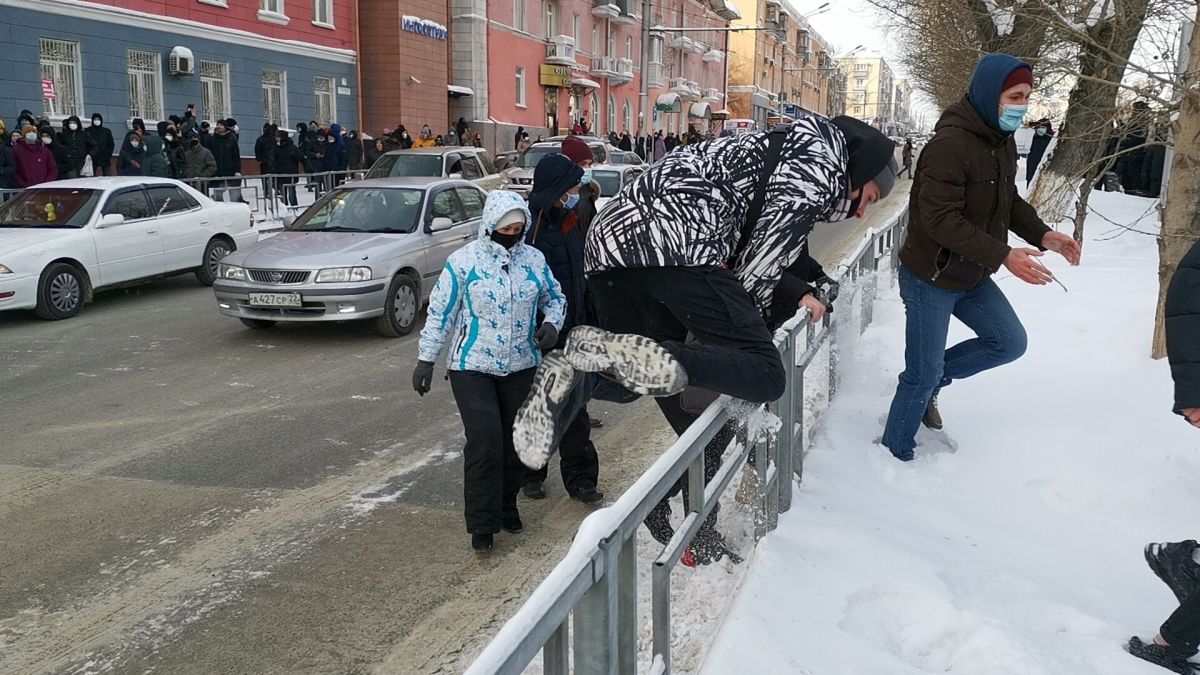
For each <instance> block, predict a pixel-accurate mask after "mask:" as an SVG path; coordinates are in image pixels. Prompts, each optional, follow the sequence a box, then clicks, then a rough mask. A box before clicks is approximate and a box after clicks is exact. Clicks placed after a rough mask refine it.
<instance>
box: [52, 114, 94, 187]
mask: <svg viewBox="0 0 1200 675" xmlns="http://www.w3.org/2000/svg"><path fill="white" fill-rule="evenodd" d="M58 142H59V143H60V144H62V146H63V150H64V151H65V152H66V153H67V160H68V164H67V168H68V170H67V172H66V173H60V175H59V177H60V178H78V177H79V172H80V171H82V170H83V165H84V163H85V162H86V161H87V158H88V156H90V155H91V154H92V153H93V152H95V148H94V147H93V146H92V140H91V139H90V138H88V135H87V132H86V131H85V130H84V128H83V123H82V122H80V121H79V118H78V117H76V116H74V115H72V116H70V117H68V118H67V119H66V121H64V122H63V127H62V131H61V132H59V134H58Z"/></svg>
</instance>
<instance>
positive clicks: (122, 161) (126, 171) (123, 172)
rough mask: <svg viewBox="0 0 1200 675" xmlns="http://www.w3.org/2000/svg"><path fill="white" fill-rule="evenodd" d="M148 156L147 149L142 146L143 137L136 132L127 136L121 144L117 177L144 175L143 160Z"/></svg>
mask: <svg viewBox="0 0 1200 675" xmlns="http://www.w3.org/2000/svg"><path fill="white" fill-rule="evenodd" d="M145 156H146V148H144V147H143V146H142V135H141V134H140V133H138V132H136V131H133V132H130V133H129V134H126V136H125V140H124V141H123V142H122V143H121V153H120V155H118V156H117V175H119V176H140V175H142V160H143V159H144V158H145Z"/></svg>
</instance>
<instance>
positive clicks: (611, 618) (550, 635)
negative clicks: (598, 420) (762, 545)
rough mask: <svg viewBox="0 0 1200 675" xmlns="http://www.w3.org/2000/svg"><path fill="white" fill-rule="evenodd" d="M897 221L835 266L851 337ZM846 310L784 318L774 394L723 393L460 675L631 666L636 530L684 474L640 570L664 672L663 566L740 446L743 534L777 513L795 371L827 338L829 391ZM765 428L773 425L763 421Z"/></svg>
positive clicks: (666, 569)
mask: <svg viewBox="0 0 1200 675" xmlns="http://www.w3.org/2000/svg"><path fill="white" fill-rule="evenodd" d="M907 223H908V210H907V208H905V209H904V211H902V212H901V213H900V214H898V215H897V216H896V217H895V218H894V219H893V220H892V221H890V222H889V223H888V224H887V225H885V226H884V227H882V228H879V229H876V230H872V231H870V232H868V233H867V234H866V235H865V236H864V238H863V241H862V243H861V244H860V245H859V247H858V249H857V250H856V251H855V252H854V253H853V254H852V255H851V256H850V257H849V258H848V259H847V261H846V262H845V263H843V264H842V265H840V266H839V275H838V276H839V278H840V280H841V281H842V283H843V284H845V285H846V286H847V287H854V286H855V285H857V286H858V288H859V293H861V298H862V310H861V315H860V316H859V320H860V326H859V332H861V331H862V330H865V328H866V326H867V324H869V323H870V321H871V319H872V315H873V313H872V306H873V302H874V300H875V297H876V293H877V289H878V284H877V281H878V275H877V272H878V271H879V266H880V262H881V261H882V260H883V259H885V258H888V259H890V262H891V267H890V273H892V274H894V273H895V270H896V269H897V263H898V255H899V248H900V246H899V245H900V239H901V234H902V233H903V231H904V228H905V227H906V225H907ZM847 296H849V297H847ZM852 296H853V294H843V298H844V304H846V305H850V306H852V304H853V303H852V302H846V300H851V301H852ZM848 314H849V312H847V311H843V312H840V313H838V314H837V315H836V316H837V318H834V314H832V313H829V314H826V315H825V319H824V320H823V321H822V322H821V323H820V324H817V325H813V324H810V323H809V322H808V321H807V314H806V313H800V314H797V315H796V316H795V317H793V318H792V319H791V320H789V321H788V322H787V323H786V324H784V325H783V326H782V327H781V328H780V329H779V331H778V332H776V336H775V342H776V345H777V346H778V347H779V350H780V352H781V353H782V356H783V361H784V363H785V364H787V366H788V377H787V385H786V388H785V389H784V393H783V396H782V397H781V398H780V399H779V400H778V401H776V402H774V403H772V404H769V405H766V406H762V405H757V406H756V405H750V404H747V403H745V402H739V401H733V400H731V399H730V398H729V397H728V396H722V397H720V398H719V399H717V400H716V401H715V402H713V403H712V404H711V405H710V406H709V407H708V409H707V410H705V412H704V413H703V414H702V415H701V416H700V418H699V419H698V420H696V422H695V423H694V424H692V426H691V427H689V428H688V430H687V431H686V432H684V433H683V434H682V435H681V436H680V437H679V439H678V440H677V441H676V442H675V443H674V444H672V445H671V446H670V447H669V448H668V449H667V450H666V451H665V452H664V453H663V454H662V455H661V456H660V457H659V458H658V460H657V461H655V462H654V464H652V465H651V466H650V468H649V469H647V470H646V472H645V473H643V474H642V476H641V477H640V478H639V479H638V480H637V481H636V482H634V484H633V485H632V486H631V487H630V488H629V489H628V490H626V492H625V493H624V494H623V495H622V496H621V497H620V499H618V500H617V502H616V503H615V504H614V505H612V506H611V507H609V508H606V509H601V510H599V511H597V512H595V513H593V514H591V515H590V516H588V517H587V518H586V519H585V520H584V521H583V523H581V524H580V527H579V532H578V533H577V534H576V536H575V540H574V543H573V544H572V546H571V548H570V550H569V551H568V552H567V554H566V556H565V557H564V558H563V560H562V561H561V562H559V563H558V565H557V566H556V567H555V568H554V570H553V571H552V572H551V573H550V574H549V575H548V576H547V577H546V579H545V580H544V581H543V582H542V583H541V585H539V586H538V588H537V589H536V590H535V591H534V592H533V594H532V595H531V596H530V597H529V599H528V600H527V601H526V602H525V604H524V606H522V607H521V609H520V610H519V611H518V612H517V613H516V614H515V615H514V616H513V617H512V618H511V619H509V621H508V622H507V623H506V624H505V625H504V627H503V628H501V630H500V632H499V633H498V634H497V635H496V637H495V638H493V639H492V641H491V642H490V643H489V644H488V645H487V646H486V647H485V648H484V650H483V652H482V653H481V654H480V655H479V657H478V658H477V659H476V660H475V662H474V663H473V664H472V665H471V667H470V668H469V669H468V670H467V671H466V672H467V673H468V675H485V674H486V675H491V674H492V673H499V674H501V675H516V674H517V673H521V672H522V671H524V669H525V668H526V667H527V666H528V665H529V664H530V663H532V662H533V660H534V659H535V658H536V656H537V654H538V652H539V651H540V652H541V653H542V662H543V673H544V674H545V675H566V673H569V672H574V673H576V674H577V675H601V674H603V675H609V674H611V673H621V674H622V675H625V674H632V673H635V672H637V657H638V649H637V635H638V631H637V626H638V624H637V618H638V617H637V604H638V603H637V599H638V589H637V531H638V528H639V527H641V526H642V521H643V520H645V518H646V516H647V515H649V513H650V511H651V510H652V509H653V508H654V507H655V505H656V504H658V503H659V501H660V500H662V499H663V497H665V496H666V495H667V493H668V492H669V491H670V490H671V488H672V486H674V485H675V483H676V482H677V481H678V480H679V479H680V478H682V477H684V476H686V477H687V478H686V479H687V485H688V488H689V489H688V492H687V495H688V496H687V500H686V501H687V503H686V504H685V508H686V516H685V517H684V520H683V523H682V525H681V526H680V528H679V529H678V531H676V533H675V536H674V537H673V538H672V539H671V541H670V542H669V543H668V544H667V545H666V546H665V547H663V549H662V551H661V553H659V555H658V556H657V558H655V560H654V563H653V570H652V575H651V579H652V583H651V586H652V588H651V595H652V597H651V617H652V618H651V621H652V633H653V653H652V658H651V667H650V672H651V673H655V674H665V673H670V672H671V572H672V570H673V569H674V568H675V566H676V565H677V564H678V563H679V561H680V558H681V557H682V556H683V554H684V552H685V551H686V550H687V547H688V546H689V544H690V543H691V540H692V538H693V537H694V536H695V534H696V532H697V531H698V530H699V529H700V526H701V524H702V523H703V522H704V519H705V518H706V517H707V516H708V514H709V513H711V512H712V510H713V508H714V507H715V506H716V505H717V502H718V500H719V499H720V497H721V495H722V494H723V493H724V492H725V490H726V489H727V488H728V487H729V484H730V482H731V481H732V480H733V477H734V476H735V475H736V474H737V472H738V470H739V469H741V468H742V466H743V465H744V464H745V463H746V460H747V458H748V457H749V456H750V454H751V452H753V453H755V456H756V461H755V462H754V470H755V471H757V473H758V476H757V477H758V481H757V483H758V498H757V503H756V505H755V540H756V541H757V540H758V539H761V538H762V537H763V536H765V535H766V534H767V533H768V532H770V531H772V530H774V529H775V527H776V525H777V523H778V521H779V514H780V513H782V512H785V511H787V510H789V509H790V508H791V503H792V476H793V474H794V475H795V476H796V478H797V479H799V478H800V477H801V476H802V475H803V468H804V455H805V453H806V451H807V445H808V442H809V437H810V430H811V429H810V427H809V426H808V425H806V419H805V414H804V412H805V411H804V401H803V398H804V386H805V376H806V374H808V373H809V371H810V370H812V369H814V368H816V367H817V364H816V363H815V360H816V356H817V354H818V353H819V352H820V351H821V349H822V348H823V347H825V346H827V345H828V347H829V354H830V356H829V363H828V366H827V368H828V374H829V390H828V391H829V398H832V396H833V393H834V391H836V389H837V379H838V372H837V330H836V327H837V326H838V324H839V323H840V322H841V321H845V320H847V319H844V318H842V317H847V316H848ZM766 413H770V414H766ZM734 419H736V420H739V421H742V420H744V423H742V424H741V425H740V428H739V429H738V431H737V436H736V438H735V444H736V445H735V447H736V449H735V450H732V451H729V453H728V454H726V456H725V458H724V460H723V461H722V463H721V467H720V469H719V470H718V471H717V473H716V475H715V476H714V477H713V478H712V480H711V481H710V482H709V484H708V485H707V486H705V484H704V447H705V445H707V444H708V442H709V441H711V440H712V439H713V437H714V436H716V435H717V433H718V432H719V431H721V429H722V427H724V426H725V424H726V423H728V422H729V421H730V420H734ZM776 419H777V420H778V421H777V423H776V422H775V420H776ZM814 422H815V420H814ZM776 425H777V429H776V428H772V427H775V426H776ZM572 657H573V659H572ZM572 660H573V666H574V667H573V668H572V667H571V665H570V662H571V661H572Z"/></svg>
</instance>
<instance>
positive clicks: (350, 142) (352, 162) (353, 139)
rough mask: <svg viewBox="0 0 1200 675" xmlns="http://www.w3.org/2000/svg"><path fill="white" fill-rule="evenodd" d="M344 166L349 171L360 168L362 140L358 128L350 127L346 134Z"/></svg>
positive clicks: (361, 164) (361, 165) (361, 162)
mask: <svg viewBox="0 0 1200 675" xmlns="http://www.w3.org/2000/svg"><path fill="white" fill-rule="evenodd" d="M345 145H346V168H347V169H350V170H351V171H358V170H361V169H362V168H364V167H363V142H362V138H361V137H360V136H359V133H358V129H351V130H350V133H348V134H346V144H345Z"/></svg>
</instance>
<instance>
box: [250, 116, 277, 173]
mask: <svg viewBox="0 0 1200 675" xmlns="http://www.w3.org/2000/svg"><path fill="white" fill-rule="evenodd" d="M273 152H275V129H273V128H272V127H271V125H270V124H264V125H263V133H262V136H259V137H258V140H256V141H254V159H256V160H258V164H259V169H260V170H261V171H262V172H263V173H267V172H268V171H270V166H271V164H272V158H271V154H272V153H273Z"/></svg>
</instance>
